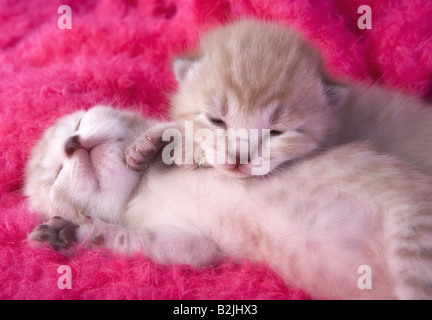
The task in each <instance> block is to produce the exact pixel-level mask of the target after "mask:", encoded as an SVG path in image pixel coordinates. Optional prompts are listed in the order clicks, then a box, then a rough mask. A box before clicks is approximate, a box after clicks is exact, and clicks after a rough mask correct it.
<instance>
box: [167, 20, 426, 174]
mask: <svg viewBox="0 0 432 320" xmlns="http://www.w3.org/2000/svg"><path fill="white" fill-rule="evenodd" d="M174 72H175V74H176V77H177V80H178V82H179V88H178V91H177V92H176V93H175V94H174V96H173V97H172V112H171V114H172V118H173V119H174V120H176V121H177V122H178V123H179V125H184V122H185V121H186V120H187V121H193V124H194V129H195V130H199V129H201V128H208V129H210V130H212V131H213V132H215V134H216V131H217V130H218V129H232V130H234V131H236V130H241V129H246V130H247V131H248V132H249V131H250V130H251V129H258V130H262V129H269V130H270V136H271V137H270V142H271V155H270V159H271V167H270V170H269V171H271V170H273V169H274V168H276V167H277V166H279V165H280V164H281V163H284V162H285V161H287V160H291V159H298V158H301V157H303V156H305V155H309V154H311V153H313V152H315V151H318V150H322V149H323V148H326V147H329V146H332V145H337V144H341V143H348V142H352V141H358V140H360V141H370V142H372V143H373V144H374V145H375V147H377V148H378V149H379V150H381V151H386V152H390V153H393V154H396V155H399V156H401V157H402V158H404V159H405V160H407V161H410V162H411V163H413V164H416V165H418V166H420V167H422V168H424V169H426V170H429V171H432V109H431V107H432V106H426V105H424V104H423V103H422V102H420V101H418V100H416V99H414V98H412V97H408V96H404V95H402V94H399V93H393V92H389V91H386V90H383V89H380V88H378V87H376V86H373V87H371V88H365V87H362V86H357V85H355V84H350V83H342V82H338V81H336V80H334V79H332V78H331V77H330V76H329V74H328V73H327V72H326V70H325V69H324V66H323V62H322V59H321V57H320V56H319V54H318V52H317V51H316V50H315V49H314V48H313V47H312V46H311V45H309V44H308V43H307V42H305V41H304V40H303V39H302V38H301V37H300V35H299V34H298V33H296V32H294V31H292V30H288V29H287V28H286V27H283V26H279V25H277V24H272V23H264V22H257V21H249V20H246V21H241V22H237V23H234V24H232V25H228V26H223V27H219V28H216V29H215V30H213V31H210V32H209V33H207V34H204V35H203V37H202V39H201V40H200V45H199V48H198V49H197V50H196V51H195V52H194V53H193V54H191V55H190V56H187V57H182V58H178V59H176V60H175V61H174ZM245 117H246V118H245ZM221 132H223V131H221ZM222 134H224V133H222ZM228 139H230V137H229V135H228ZM234 139H235V137H234ZM259 143H262V141H259ZM200 148H201V149H204V150H205V152H204V153H203V154H204V157H207V159H206V160H207V162H211V163H214V162H215V160H214V157H215V153H219V154H221V153H226V159H229V158H232V159H236V158H239V156H238V154H236V152H238V150H237V151H236V149H233V150H234V151H233V152H231V153H233V154H230V151H228V150H227V149H226V148H224V147H222V148H216V149H217V150H216V152H214V151H215V150H214V149H215V147H214V144H213V142H212V141H211V143H210V144H208V143H206V142H203V143H201V142H200ZM250 150H253V149H250ZM256 157H257V155H256V153H255V158H256ZM254 161H255V162H256V163H258V164H259V163H260V162H261V161H262V160H260V159H254V155H253V154H252V153H251V152H250V153H249V162H248V163H243V164H240V165H237V166H233V165H231V166H227V165H226V164H222V165H219V166H218V168H221V169H223V170H225V171H227V172H230V173H231V174H233V175H234V174H235V175H236V176H240V175H243V176H248V175H250V174H251V168H252V167H253V165H252V163H253V162H254ZM178 162H179V161H178ZM202 162H205V161H202ZM237 164H238V162H237Z"/></svg>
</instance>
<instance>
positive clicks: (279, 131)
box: [270, 130, 283, 137]
mask: <svg viewBox="0 0 432 320" xmlns="http://www.w3.org/2000/svg"><path fill="white" fill-rule="evenodd" d="M281 134H283V131H281V130H270V136H272V137H277V136H280V135H281Z"/></svg>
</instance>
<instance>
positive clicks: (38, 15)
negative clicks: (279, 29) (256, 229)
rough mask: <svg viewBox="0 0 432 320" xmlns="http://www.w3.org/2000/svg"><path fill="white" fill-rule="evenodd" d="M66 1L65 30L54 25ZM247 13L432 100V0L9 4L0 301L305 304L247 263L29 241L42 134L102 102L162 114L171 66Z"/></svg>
mask: <svg viewBox="0 0 432 320" xmlns="http://www.w3.org/2000/svg"><path fill="white" fill-rule="evenodd" d="M63 4H67V5H69V6H70V7H71V8H72V29H71V30H67V29H65V30H60V29H58V27H57V20H58V18H59V17H60V16H61V14H58V13H57V9H58V7H59V6H60V5H63ZM362 4H368V5H370V7H371V8H372V19H373V22H372V29H371V30H360V29H359V28H358V27H357V20H358V18H359V17H360V14H358V13H357V8H358V7H359V6H360V5H362ZM245 16H247V17H251V16H254V17H258V18H264V19H272V20H276V21H282V22H284V23H286V25H291V26H293V27H294V28H296V29H298V30H300V31H302V32H303V33H304V34H305V35H306V36H307V37H308V38H310V39H311V40H312V41H313V42H314V43H315V44H316V45H317V46H318V47H319V48H320V49H321V50H322V52H323V55H324V57H325V60H326V63H327V65H328V66H329V68H330V69H331V70H332V72H334V73H335V74H337V75H343V76H348V77H351V78H355V79H358V80H363V81H366V82H369V83H371V82H374V81H380V82H381V83H383V84H384V85H386V86H391V87H398V88H400V89H403V90H406V91H407V92H409V93H412V94H417V95H420V96H421V97H423V98H425V99H430V98H431V97H432V85H431V83H432V77H431V75H432V19H431V17H432V2H430V1H428V0H425V1H412V0H397V1H395V0H392V1H374V0H367V1H359V0H351V1H345V0H333V1H331V0H308V1H295V0H275V1H265V0H241V1H238V0H237V1H236V0H231V1H230V0H216V1H215V0H151V1H148V0H123V1H118V0H94V1H85V0H74V1H68V0H32V1H9V0H1V1H0V30H1V31H2V32H1V33H0V46H1V48H2V50H1V52H0V101H1V107H0V122H1V126H0V137H1V138H0V158H1V169H0V298H2V299H307V295H306V294H304V293H302V291H301V290H299V289H296V288H288V287H287V286H285V285H284V283H283V282H282V280H281V279H280V278H279V277H278V276H276V275H275V274H274V273H272V272H271V271H269V270H268V269H267V268H266V267H265V266H256V265H252V264H251V263H249V262H247V261H244V262H242V263H240V264H234V263H230V262H225V263H223V264H222V265H221V266H218V267H210V268H207V269H204V270H196V269H193V268H189V267H182V266H170V267H162V266H159V265H156V264H155V263H152V262H150V261H149V260H147V259H146V258H145V257H141V256H137V257H132V258H127V257H124V256H119V255H114V254H112V253H108V252H105V251H103V250H99V251H89V250H80V251H79V253H78V255H77V256H74V257H72V258H67V257H64V256H62V255H60V254H58V253H57V252H55V251H54V250H51V249H49V248H44V249H41V248H33V247H30V246H29V244H28V243H27V242H26V237H27V233H28V232H30V231H31V230H32V228H34V227H35V226H36V225H38V224H39V223H40V222H41V221H40V219H39V218H38V217H37V216H36V215H35V213H33V212H31V211H30V210H29V209H28V208H27V205H26V202H25V198H24V197H23V195H22V185H23V168H24V164H25V162H26V158H27V156H28V155H29V151H30V150H31V148H32V146H33V145H34V144H35V142H36V141H37V139H38V138H39V137H40V135H41V133H42V132H43V130H44V129H45V128H47V127H48V126H49V125H50V124H51V123H53V121H54V120H55V119H57V118H58V117H59V116H61V115H64V114H66V113H69V112H71V111H74V110H76V109H79V108H88V107H90V106H91V105H93V104H95V103H111V104H113V105H115V106H120V107H129V106H133V107H134V108H135V109H136V110H138V111H139V112H141V113H142V114H143V115H145V116H164V115H166V110H167V99H166V94H169V93H170V92H172V91H173V90H174V88H175V82H174V78H173V75H172V73H171V71H170V61H171V58H172V56H174V55H175V54H178V53H180V52H183V51H184V50H186V49H187V48H188V47H189V46H193V44H194V43H196V40H197V38H198V35H199V32H200V31H202V30H204V29H205V28H207V27H209V26H210V25H213V24H217V23H225V22H226V21H230V20H231V19H236V18H240V17H245ZM60 265H69V266H70V267H71V270H72V289H64V290H61V289H59V288H58V286H57V281H58V279H59V277H60V275H61V274H59V273H57V269H58V267H59V266H60Z"/></svg>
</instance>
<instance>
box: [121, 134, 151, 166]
mask: <svg viewBox="0 0 432 320" xmlns="http://www.w3.org/2000/svg"><path fill="white" fill-rule="evenodd" d="M153 139H154V140H153ZM153 139H152V137H148V136H146V135H143V136H141V137H139V138H138V139H137V140H136V141H135V142H134V144H133V145H132V146H130V147H129V148H127V149H126V165H127V167H129V168H131V169H133V170H135V171H142V170H144V169H146V168H147V167H148V165H149V163H150V161H151V159H152V158H153V157H154V155H155V154H156V152H157V151H158V143H156V142H157V138H153Z"/></svg>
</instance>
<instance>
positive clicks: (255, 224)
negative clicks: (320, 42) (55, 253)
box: [26, 107, 432, 299]
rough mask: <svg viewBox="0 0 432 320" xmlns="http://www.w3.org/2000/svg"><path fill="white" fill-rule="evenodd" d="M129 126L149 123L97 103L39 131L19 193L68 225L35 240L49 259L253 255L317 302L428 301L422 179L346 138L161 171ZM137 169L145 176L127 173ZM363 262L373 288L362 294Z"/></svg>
mask: <svg viewBox="0 0 432 320" xmlns="http://www.w3.org/2000/svg"><path fill="white" fill-rule="evenodd" d="M243 120H244V121H245V122H246V121H247V118H245V119H243ZM139 123H141V124H142V125H143V128H147V127H148V126H147V125H146V122H144V121H143V120H141V119H140V118H139V116H137V115H132V114H131V113H129V112H123V111H113V110H110V109H108V108H101V107H98V108H95V109H91V110H89V111H87V112H77V113H75V114H72V115H69V116H66V117H65V118H63V119H61V120H59V122H58V123H57V124H55V125H54V126H53V127H52V128H51V129H49V130H48V131H47V132H46V133H45V135H44V137H43V138H42V140H41V142H39V144H38V145H37V146H36V148H35V149H34V152H33V153H32V156H31V159H30V161H29V162H28V166H27V176H26V193H27V195H28V196H29V198H30V204H31V207H32V208H33V209H34V210H35V211H37V212H39V213H41V214H45V216H52V215H53V214H58V215H64V217H58V216H57V217H52V218H51V219H50V220H49V222H48V223H47V224H43V225H40V226H38V227H37V228H35V230H34V231H33V232H32V233H31V235H30V238H31V239H33V240H36V241H38V242H42V243H49V244H51V245H52V246H53V247H55V248H56V249H57V250H64V249H68V248H70V247H71V246H72V244H73V243H77V244H79V245H82V246H84V247H89V248H101V247H104V248H109V249H111V250H114V251H118V252H121V253H132V252H142V253H144V254H145V255H147V256H148V257H150V258H152V259H154V260H155V261H157V262H160V263H164V264H175V263H177V264H189V265H192V266H203V265H207V264H210V263H216V262H217V261H219V260H220V259H221V258H223V257H232V258H238V259H250V260H251V261H256V262H260V263H261V262H264V263H266V264H267V265H269V266H270V267H271V268H272V269H273V270H274V271H275V272H277V273H278V274H279V275H280V276H281V277H283V279H284V280H285V281H286V283H287V284H288V285H290V286H296V287H300V288H302V289H304V290H305V291H306V292H308V293H309V294H310V295H311V296H312V297H313V298H342V299H354V298H358V299H361V298H362V299H372V298H377V299H378V298H408V299H410V298H416V299H430V298H432V260H431V259H430V258H431V252H432V237H431V234H432V233H431V232H432V215H431V207H432V190H431V188H430V186H431V185H432V177H430V176H429V175H427V174H425V173H423V172H421V171H419V170H417V169H416V168H415V167H413V166H411V165H408V164H406V163H404V162H402V161H400V160H398V159H397V158H395V157H393V156H390V155H384V154H379V153H377V152H375V151H373V150H372V149H371V148H369V147H368V146H367V145H366V144H365V143H354V144H348V145H344V146H341V147H336V148H333V149H331V150H329V151H325V152H323V153H321V154H319V155H316V156H311V157H308V158H307V159H304V160H302V161H299V162H297V163H293V164H287V165H285V167H284V168H283V170H282V169H281V170H277V171H276V170H273V172H272V173H271V174H269V175H265V176H259V177H251V178H248V179H233V178H231V177H230V176H229V175H226V174H222V172H224V171H222V172H221V171H220V170H216V169H214V168H201V169H193V167H191V166H167V165H166V164H164V163H163V161H162V160H161V157H162V156H161V155H157V154H155V152H154V149H157V147H155V144H156V145H157V144H158V143H159V140H160V139H156V138H157V134H156V133H157V132H158V131H159V133H160V129H158V128H157V126H158V125H156V126H152V127H150V129H149V130H148V131H146V132H145V133H144V134H143V135H141V136H140V137H138V138H137V133H138V132H139V131H141V129H139V128H137V124H139ZM77 136H78V138H77ZM96 137H97V138H96ZM133 140H135V142H134V143H133V144H132V145H131V146H129V147H126V145H127V142H130V141H133ZM156 140H157V141H156ZM88 141H98V142H99V143H98V144H94V143H92V144H89V145H87V143H89V142H88ZM143 141H144V143H143ZM153 142H155V144H153ZM143 146H145V147H143ZM122 148H124V150H123V151H124V152H126V156H125V155H124V154H123V153H122V150H121V149H122ZM99 149H100V151H98V150H99ZM96 152H100V154H99V153H96ZM94 153H95V154H94ZM99 155H104V156H99ZM140 155H141V158H140V157H139V156H140ZM90 160H91V161H90ZM125 162H126V163H125ZM139 163H141V168H143V169H144V172H143V174H142V176H141V173H138V172H135V171H132V169H127V168H126V167H127V166H128V165H129V166H134V168H135V169H139V166H138V164H139ZM59 168H62V169H61V170H60V172H59ZM139 179H141V182H140V183H139V185H137V181H138V180H139ZM95 180H96V182H93V181H95ZM108 181H110V182H111V183H109V184H106V183H108ZM83 193H88V194H83ZM56 195H61V196H59V197H57V196H56ZM104 201H109V203H110V205H109V206H108V205H105V204H104ZM44 210H46V211H47V212H44ZM93 210H94V211H93ZM105 210H106V213H104V211H105ZM80 212H81V214H80ZM82 215H87V217H81V216H82ZM106 217H109V219H106ZM70 218H72V220H71V219H70ZM101 218H105V220H106V221H111V222H117V224H108V223H106V222H104V221H102V220H101ZM364 265H366V266H369V267H370V268H371V270H372V278H371V279H372V280H371V281H372V289H361V288H362V287H361V286H359V285H358V282H359V278H360V277H361V275H362V274H359V273H358V270H359V268H360V267H361V266H364Z"/></svg>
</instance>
